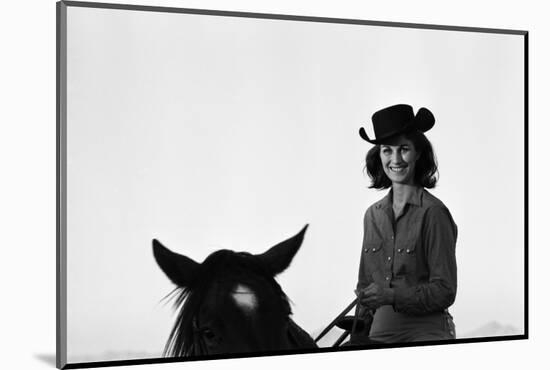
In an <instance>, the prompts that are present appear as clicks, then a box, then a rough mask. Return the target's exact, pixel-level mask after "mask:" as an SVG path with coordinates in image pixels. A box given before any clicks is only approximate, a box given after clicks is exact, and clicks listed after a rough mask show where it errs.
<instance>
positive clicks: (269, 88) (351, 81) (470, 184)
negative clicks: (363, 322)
mask: <svg viewBox="0 0 550 370" xmlns="http://www.w3.org/2000/svg"><path fill="white" fill-rule="evenodd" d="M68 19H69V22H68V34H69V38H68V125H67V127H68V164H67V166H68V248H67V249H68V360H69V362H76V361H79V360H81V359H83V358H89V359H93V360H104V359H105V360H110V359H118V358H111V357H109V354H108V353H107V352H112V353H120V352H147V353H151V354H153V355H155V354H156V355H159V354H160V352H161V351H162V348H163V346H164V343H165V341H166V339H167V336H168V333H169V330H170V328H171V326H172V323H173V319H174V317H173V313H172V308H171V304H167V305H164V304H163V303H159V302H160V300H161V299H162V298H163V297H164V296H165V295H166V294H167V293H169V292H170V291H171V289H172V285H171V283H170V282H169V281H168V279H167V278H166V277H165V276H164V274H163V273H162V272H161V271H160V269H159V268H158V267H157V265H156V263H155V262H154V259H153V256H152V253H151V239H152V238H158V239H160V240H161V241H162V242H163V243H164V244H166V245H167V246H168V247H169V248H171V249H173V250H175V251H177V252H180V253H183V254H186V255H188V256H189V257H191V258H193V259H195V260H197V261H202V260H203V259H204V258H205V257H206V256H207V255H208V254H209V253H211V252H213V251H214V250H217V249H220V248H228V249H235V250H246V251H250V252H252V253H259V252H263V251H264V250H265V249H267V248H268V247H269V246H271V245H273V244H275V243H277V242H279V241H281V240H283V239H285V238H287V237H289V236H291V235H293V234H294V233H296V232H297V231H299V230H300V228H301V227H302V226H303V225H304V224H305V223H309V224H310V229H309V230H308V233H307V234H306V238H305V241H304V244H303V247H302V249H301V250H300V252H299V253H298V255H297V256H296V258H295V260H294V262H293V264H292V266H291V267H290V268H289V270H287V271H286V272H285V273H283V274H282V275H281V276H280V278H279V279H278V280H279V282H280V283H281V285H282V287H283V289H284V290H285V292H286V293H287V294H288V295H289V297H290V298H291V299H292V301H293V302H294V306H293V310H294V314H295V315H294V318H295V320H296V322H298V323H299V324H300V325H301V326H302V327H304V329H305V330H307V331H308V332H310V333H315V332H316V331H318V330H319V329H321V328H322V327H324V326H326V325H327V324H328V323H329V322H330V321H331V320H332V319H333V318H334V317H335V316H336V315H337V314H338V313H339V312H340V311H341V310H342V309H343V308H344V307H345V306H346V305H347V304H348V303H349V302H350V301H351V300H352V299H353V289H354V287H355V282H356V275H357V268H358V264H359V254H360V249H361V238H362V218H363V213H364V211H365V209H366V208H367V207H368V206H369V205H370V204H371V203H373V202H374V201H376V200H378V199H379V198H381V197H382V196H383V195H384V194H385V192H378V191H375V190H371V189H367V185H368V179H367V177H366V175H364V174H363V171H362V169H363V158H364V155H365V153H366V152H367V150H368V149H369V148H370V145H369V144H368V143H366V142H364V141H363V140H362V139H360V138H359V136H358V134H357V130H358V128H359V127H360V126H368V125H369V123H370V116H371V114H372V113H373V112H374V111H375V110H378V109H380V108H382V107H385V106H388V105H391V104H395V103H401V102H405V103H409V104H411V105H413V107H414V108H415V110H417V109H418V108H419V107H421V106H426V107H428V108H429V109H431V110H432V111H433V112H434V114H435V116H436V126H435V127H434V128H433V129H432V130H431V131H430V132H429V133H428V138H429V139H430V140H431V141H432V143H433V145H434V149H435V151H436V154H437V157H438V160H439V163H440V173H441V179H440V182H439V184H438V187H437V188H436V189H435V190H433V193H434V194H435V195H436V196H438V197H439V198H440V199H441V200H443V201H444V202H445V204H446V205H447V206H448V207H449V209H450V210H451V212H452V214H453V216H454V218H455V221H456V223H457V224H458V227H459V240H458V246H457V259H458V268H459V271H458V272H459V291H458V296H457V301H456V303H455V305H454V306H453V307H452V308H451V312H452V314H453V315H454V317H455V322H456V324H457V331H458V334H459V335H460V334H465V333H468V332H469V331H472V330H474V329H476V328H477V327H479V326H481V325H483V324H485V323H487V322H489V321H498V322H500V323H502V324H506V325H512V326H514V327H516V328H518V329H520V330H522V329H523V313H524V312H523V293H524V292H523V286H524V281H523V266H524V261H523V242H524V236H523V207H524V203H523V193H524V188H523V179H524V178H523V158H524V156H523V83H524V80H523V39H522V37H520V36H506V35H495V34H481V33H466V32H450V31H431V30H418V29H404V28H389V27H371V26H352V25H338V24H325V23H309V22H308V23H306V22H290V21H273V20H258V19H248V18H226V17H213V16H197V15H184V14H166V13H150V12H131V11H116V10H101V9H85V8H72V7H69V9H68ZM367 128H368V127H367Z"/></svg>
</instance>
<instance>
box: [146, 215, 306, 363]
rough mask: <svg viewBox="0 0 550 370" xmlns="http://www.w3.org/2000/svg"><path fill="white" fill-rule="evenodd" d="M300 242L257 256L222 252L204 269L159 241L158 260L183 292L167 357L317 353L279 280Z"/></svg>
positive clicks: (300, 237) (155, 246)
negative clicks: (300, 350) (295, 319)
mask: <svg viewBox="0 0 550 370" xmlns="http://www.w3.org/2000/svg"><path fill="white" fill-rule="evenodd" d="M306 229H307V225H306V226H305V227H304V228H303V229H302V230H301V231H300V232H299V233H298V234H296V235H295V236H293V237H291V238H289V239H287V240H285V241H283V242H281V243H279V244H277V245H275V246H273V247H271V248H270V249H268V250H267V251H266V252H264V253H262V254H258V255H253V254H250V253H246V252H234V251H230V250H219V251H216V252H214V253H212V254H211V255H209V256H208V257H207V258H206V259H205V260H204V262H202V263H198V262H195V261H194V260H192V259H191V258H189V257H186V256H183V255H180V254H177V253H174V252H172V251H170V250H169V249H168V248H166V247H164V246H163V245H162V244H161V243H160V242H159V241H158V240H156V239H155V240H153V253H154V256H155V259H156V261H157V263H158V265H159V266H160V268H161V269H162V271H164V273H165V274H166V275H167V276H168V278H169V279H170V280H171V281H172V282H173V283H174V284H175V285H176V286H177V288H176V290H175V294H176V306H177V308H178V309H179V312H178V316H177V319H176V323H175V324H174V327H173V329H172V331H171V333H170V336H169V339H168V342H167V343H166V347H165V349H164V354H165V355H170V356H191V355H205V354H230V353H244V352H248V353H258V352H266V351H277V350H286V349H292V348H297V347H315V344H314V342H313V340H312V339H311V338H310V337H309V335H307V333H305V332H304V331H303V330H301V329H300V328H299V327H298V326H297V325H296V324H295V323H294V322H293V321H292V320H291V319H290V315H291V309H290V305H289V302H288V299H287V297H286V295H285V294H284V292H283V291H282V289H281V287H280V286H279V284H278V283H277V282H276V281H275V279H274V277H275V276H276V275H277V274H279V273H281V272H283V271H284V270H285V269H286V268H287V267H288V266H289V265H290V263H291V261H292V259H293V258H294V256H295V255H296V252H297V251H298V249H299V248H300V246H301V244H302V241H303V238H304V234H305V232H306Z"/></svg>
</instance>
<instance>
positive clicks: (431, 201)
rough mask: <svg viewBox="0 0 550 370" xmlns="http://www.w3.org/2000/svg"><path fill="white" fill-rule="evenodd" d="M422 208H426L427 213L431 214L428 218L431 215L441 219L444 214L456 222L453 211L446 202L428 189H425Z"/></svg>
mask: <svg viewBox="0 0 550 370" xmlns="http://www.w3.org/2000/svg"><path fill="white" fill-rule="evenodd" d="M422 208H425V209H426V215H427V216H429V217H428V218H430V216H431V218H435V219H439V218H441V217H443V216H448V217H449V218H450V219H451V220H452V221H453V223H454V220H453V216H452V214H451V211H450V210H449V208H447V206H446V205H445V203H443V201H442V200H441V199H439V198H438V197H436V196H435V195H433V194H432V193H430V192H429V191H427V190H426V189H424V192H423V195H422Z"/></svg>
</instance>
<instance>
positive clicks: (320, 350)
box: [63, 335, 528, 369]
mask: <svg viewBox="0 0 550 370" xmlns="http://www.w3.org/2000/svg"><path fill="white" fill-rule="evenodd" d="M526 339H528V338H527V336H526V335H510V336H498V337H479V338H464V339H454V340H447V341H429V342H412V343H396V344H377V345H371V346H357V347H338V348H333V347H327V348H318V349H310V350H292V351H281V352H276V353H274V352H270V353H245V354H231V355H216V356H197V357H190V358H185V357H166V358H151V359H136V360H114V361H97V362H79V363H73V364H67V365H66V366H65V367H63V369H82V368H97V367H111V366H132V365H151V364H162V363H181V362H195V361H215V360H226V359H233V358H235V359H243V358H250V357H271V356H285V355H286V356H289V355H290V356H292V355H297V354H314V353H331V352H347V351H358V350H376V349H389V348H405V347H424V346H434V345H435V346H441V345H456V344H479V343H489V342H502V341H510V340H526Z"/></svg>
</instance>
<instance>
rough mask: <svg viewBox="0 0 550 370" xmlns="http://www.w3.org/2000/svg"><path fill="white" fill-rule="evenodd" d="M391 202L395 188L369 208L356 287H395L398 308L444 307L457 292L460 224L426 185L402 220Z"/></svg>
mask: <svg viewBox="0 0 550 370" xmlns="http://www.w3.org/2000/svg"><path fill="white" fill-rule="evenodd" d="M392 202H393V192H392V191H391V190H390V192H389V193H388V195H386V196H385V197H384V198H383V199H382V200H380V201H379V202H376V203H375V204H373V205H372V206H371V207H369V208H368V209H367V211H366V213H365V218H364V236H363V249H362V252H361V263H360V267H359V280H358V283H357V288H358V289H362V288H365V287H367V286H368V285H369V284H371V283H373V282H374V283H377V284H379V285H381V286H382V287H390V288H393V289H394V297H395V301H394V305H393V309H394V310H395V311H397V312H401V313H404V314H412V315H422V314H427V313H433V312H442V311H444V310H445V309H446V308H448V307H449V306H450V305H452V304H453V302H454V300H455V296H456V288H457V276H456V275H457V274H456V257H455V246H456V239H457V227H456V224H455V223H454V221H453V218H452V216H451V214H450V212H449V210H448V209H447V207H445V205H444V204H443V203H442V202H441V201H440V200H439V199H437V198H436V197H435V196H433V195H432V194H430V193H429V192H428V191H427V190H425V189H423V188H416V189H415V190H414V191H413V192H412V193H411V196H410V197H409V199H408V200H407V201H406V205H405V208H404V210H403V212H402V214H401V215H400V216H399V217H398V218H397V220H394V213H393V208H392Z"/></svg>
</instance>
